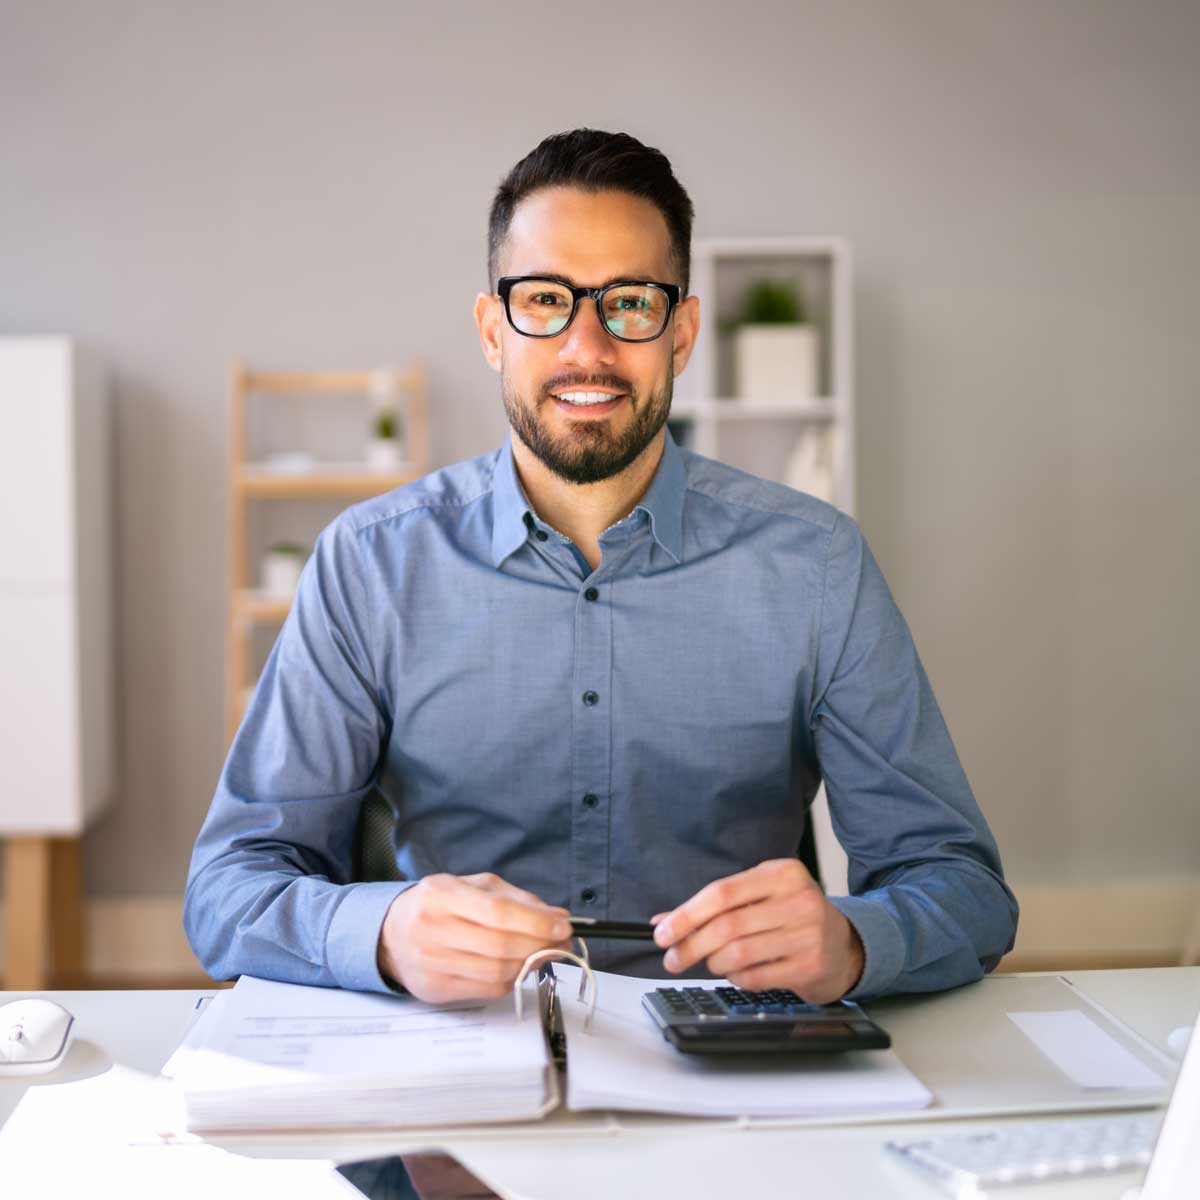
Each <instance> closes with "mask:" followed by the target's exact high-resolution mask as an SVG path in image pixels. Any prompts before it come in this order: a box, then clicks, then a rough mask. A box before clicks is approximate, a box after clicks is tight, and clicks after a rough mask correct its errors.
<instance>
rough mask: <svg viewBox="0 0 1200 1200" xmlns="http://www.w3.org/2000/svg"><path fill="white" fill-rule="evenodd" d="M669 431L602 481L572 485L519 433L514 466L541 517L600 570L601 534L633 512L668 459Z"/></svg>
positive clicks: (514, 442) (663, 432)
mask: <svg viewBox="0 0 1200 1200" xmlns="http://www.w3.org/2000/svg"><path fill="white" fill-rule="evenodd" d="M665 442H666V434H665V431H663V430H660V431H659V433H658V436H657V437H655V439H654V440H653V441H652V442H651V443H650V445H648V446H647V447H646V449H645V450H643V451H642V453H641V454H639V455H638V457H637V458H635V459H634V460H633V462H631V463H630V464H629V466H628V467H626V468H625V470H624V471H622V472H621V473H620V474H619V475H614V476H612V477H611V478H610V479H602V480H600V482H599V483H585V484H580V483H569V482H568V481H567V480H565V479H563V478H562V477H561V476H558V475H555V474H554V472H553V471H551V470H550V468H549V467H547V466H546V465H545V464H544V463H543V462H542V461H541V460H540V459H538V458H537V457H535V455H534V454H533V452H532V451H531V450H530V449H529V447H528V446H526V445H525V443H524V442H523V441H521V439H520V438H519V437H518V436H517V435H516V433H514V434H513V435H512V455H513V464H514V465H515V467H516V469H517V477H518V478H519V479H520V481H521V487H522V488H523V489H524V490H525V496H526V498H527V499H528V500H529V503H530V504H532V505H533V508H534V510H535V511H536V513H537V515H538V516H539V517H541V519H542V520H543V521H545V522H546V523H547V524H548V525H551V526H552V527H553V528H555V529H557V530H558V531H559V533H563V534H566V536H567V537H569V538H570V539H571V541H573V542H574V543H575V545H576V546H578V547H579V549H580V551H581V552H582V553H583V556H584V558H586V559H587V561H588V564H589V565H590V566H591V568H592V570H593V571H594V570H595V569H596V568H597V567H598V566H599V565H600V535H601V534H602V533H603V532H604V531H605V530H606V529H607V528H608V527H609V526H610V525H615V524H616V523H617V522H618V521H620V520H621V519H622V518H623V517H627V516H628V515H629V514H630V513H631V512H633V510H634V507H635V506H636V505H637V502H638V501H639V500H640V499H641V498H642V497H643V496H644V495H645V494H646V491H647V489H648V488H649V487H650V484H651V482H652V481H653V479H654V474H655V472H656V471H657V470H658V464H659V462H660V461H661V460H662V452H663V446H664V444H665Z"/></svg>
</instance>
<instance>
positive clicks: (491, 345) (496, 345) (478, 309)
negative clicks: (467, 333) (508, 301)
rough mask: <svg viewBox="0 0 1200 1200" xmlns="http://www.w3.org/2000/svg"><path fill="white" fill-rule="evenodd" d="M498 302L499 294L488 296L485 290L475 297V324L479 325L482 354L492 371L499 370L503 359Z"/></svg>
mask: <svg viewBox="0 0 1200 1200" xmlns="http://www.w3.org/2000/svg"><path fill="white" fill-rule="evenodd" d="M500 304H501V301H500V297H499V296H489V295H488V294H487V292H480V293H479V295H478V296H476V297H475V324H476V325H477V326H478V327H479V342H480V345H482V346H483V356H484V358H486V359H487V360H488V366H489V367H491V368H492V370H493V371H499V370H500V364H501V363H502V362H503V360H504V349H503V346H502V345H501V342H500V336H501V335H500V321H501V317H502V315H503V314H502V313H501V311H500Z"/></svg>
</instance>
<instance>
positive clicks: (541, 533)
mask: <svg viewBox="0 0 1200 1200" xmlns="http://www.w3.org/2000/svg"><path fill="white" fill-rule="evenodd" d="M533 536H534V537H536V538H537V540H538V541H539V542H544V541H546V539H547V538H549V536H550V535H549V534H548V533H547V532H546V531H545V530H544V529H535V530H534V531H533Z"/></svg>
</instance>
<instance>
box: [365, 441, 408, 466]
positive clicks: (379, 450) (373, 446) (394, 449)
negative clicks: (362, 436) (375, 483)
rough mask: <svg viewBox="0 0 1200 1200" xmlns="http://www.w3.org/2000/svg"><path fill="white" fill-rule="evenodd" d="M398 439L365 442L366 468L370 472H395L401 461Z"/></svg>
mask: <svg viewBox="0 0 1200 1200" xmlns="http://www.w3.org/2000/svg"><path fill="white" fill-rule="evenodd" d="M402 451H403V446H401V444H400V439H399V438H380V437H377V438H371V439H370V441H368V442H367V466H368V467H369V468H370V469H371V470H372V471H395V470H396V469H397V468H398V467H399V466H400V463H401V461H402V458H401V454H402Z"/></svg>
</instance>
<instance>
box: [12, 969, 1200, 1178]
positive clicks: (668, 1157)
mask: <svg viewBox="0 0 1200 1200" xmlns="http://www.w3.org/2000/svg"><path fill="white" fill-rule="evenodd" d="M1039 974H1046V973H1044V972H1043V973H1039ZM1061 977H1062V978H1064V979H1065V980H1067V981H1068V982H1070V983H1071V984H1072V985H1073V986H1075V987H1077V988H1078V989H1079V990H1080V991H1081V992H1082V993H1083V994H1084V995H1085V996H1086V997H1087V998H1088V999H1089V1000H1091V1001H1092V1002H1094V1003H1097V1004H1099V1005H1101V1006H1102V1007H1103V1009H1104V1010H1106V1011H1107V1012H1108V1013H1109V1014H1111V1015H1112V1016H1114V1017H1116V1018H1118V1019H1119V1020H1121V1021H1123V1022H1124V1023H1125V1024H1126V1025H1128V1026H1129V1027H1130V1028H1131V1029H1133V1030H1134V1031H1135V1032H1136V1033H1138V1034H1140V1035H1141V1036H1142V1037H1144V1038H1145V1039H1147V1041H1149V1042H1150V1043H1152V1044H1153V1045H1154V1046H1156V1047H1159V1048H1160V1049H1164V1050H1165V1048H1166V1039H1167V1035H1168V1033H1169V1032H1170V1031H1171V1030H1172V1029H1174V1028H1176V1027H1178V1026H1180V1025H1184V1024H1187V1023H1189V1022H1191V1021H1193V1020H1195V1019H1196V1014H1197V1010H1198V1009H1200V967H1179V968H1155V969H1146V970H1132V971H1073V972H1063V973H1061ZM1012 978H1013V976H995V977H992V978H989V979H985V980H984V981H982V982H981V983H979V984H977V985H973V989H964V992H965V991H967V990H974V989H984V988H995V987H1004V986H1006V985H1007V982H1008V981H1010V980H1011V979H1012ZM24 994H28V993H16V992H12V993H5V992H0V1003H3V1002H4V1001H6V1000H10V999H15V998H17V996H19V995H24ZM37 994H39V995H45V996H48V997H50V998H52V999H54V1000H56V1001H58V1002H59V1003H60V1004H62V1005H64V1006H65V1007H66V1008H68V1009H70V1011H71V1012H73V1013H74V1014H75V1016H76V1017H77V1018H78V1027H77V1028H78V1038H77V1040H76V1042H75V1044H74V1045H73V1046H72V1050H71V1053H70V1054H69V1056H68V1060H67V1062H66V1063H65V1064H64V1065H63V1067H61V1068H60V1069H59V1070H58V1071H55V1072H53V1073H52V1074H49V1075H44V1076H40V1077H34V1078H33V1079H28V1078H27V1079H24V1080H21V1079H11V1080H0V1124H2V1123H3V1122H4V1121H5V1120H7V1118H8V1116H9V1115H10V1114H11V1112H12V1110H13V1109H14V1108H15V1107H16V1105H17V1103H18V1101H19V1100H20V1098H21V1096H22V1095H23V1094H24V1091H25V1089H26V1088H27V1087H30V1086H38V1085H40V1084H54V1083H64V1082H67V1081H69V1080H72V1079H80V1078H85V1077H87V1076H90V1075H94V1074H97V1073H99V1072H100V1071H102V1070H105V1069H107V1067H108V1066H109V1065H110V1064H111V1063H113V1062H116V1063H120V1064H122V1065H124V1066H126V1067H132V1068H135V1069H137V1070H140V1071H145V1072H149V1073H156V1072H157V1071H158V1070H159V1068H160V1067H161V1066H162V1064H163V1063H164V1062H165V1061H166V1059H167V1057H168V1056H169V1055H170V1053H171V1051H172V1050H173V1049H174V1048H175V1046H176V1045H177V1044H178V1042H179V1040H180V1038H181V1036H182V1034H183V1031H184V1030H185V1028H186V1027H187V1025H188V1024H189V1022H190V1020H191V1015H192V1010H193V1008H194V1006H195V1003H196V1001H197V1000H198V999H199V997H201V996H204V995H209V994H211V992H206V991H204V990H179V991H130V992H87V991H73V992H43V993H37ZM897 1049H898V1050H899V1051H900V1053H901V1055H902V1056H903V1050H904V1048H903V1045H901V1044H900V1041H899V1040H897ZM1002 1120H1003V1118H996V1117H991V1118H981V1119H977V1120H956V1121H925V1122H922V1123H920V1124H919V1125H914V1124H908V1123H897V1124H864V1125H851V1126H819V1127H809V1128H753V1129H746V1130H738V1129H736V1128H733V1127H731V1126H729V1125H728V1124H725V1125H717V1126H714V1125H713V1124H712V1123H711V1122H707V1121H703V1120H691V1119H687V1118H666V1117H664V1118H634V1119H632V1120H630V1119H629V1118H628V1117H624V1118H622V1120H621V1125H622V1130H621V1132H620V1133H616V1134H615V1135H614V1136H604V1135H603V1134H598V1132H597V1130H598V1129H604V1128H606V1127H607V1121H606V1118H604V1117H602V1116H599V1115H596V1114H582V1115H579V1116H575V1115H571V1114H568V1113H556V1114H554V1115H553V1116H552V1117H551V1118H550V1119H548V1120H547V1121H544V1122H540V1123H538V1124H536V1125H522V1126H519V1127H508V1128H505V1129H503V1132H502V1136H500V1135H498V1132H497V1131H496V1130H488V1129H478V1130H473V1131H471V1132H470V1133H462V1132H459V1133H454V1134H452V1135H449V1136H445V1135H441V1136H439V1135H431V1134H429V1133H423V1132H420V1131H415V1130H414V1131H411V1132H406V1131H396V1132H391V1131H388V1132H372V1133H364V1134H352V1135H346V1134H328V1135H318V1136H313V1135H311V1134H305V1135H279V1136H272V1137H269V1138H265V1137H252V1136H247V1135H241V1136H237V1137H228V1138H214V1139H212V1141H213V1143H214V1144H216V1145H220V1146H223V1147H225V1148H227V1149H229V1150H234V1151H236V1152H238V1153H243V1154H253V1155H257V1156H262V1157H288V1158H299V1157H321V1158H341V1159H347V1158H364V1157H371V1156H374V1155H378V1154H386V1153H391V1152H394V1151H396V1150H410V1149H417V1148H423V1147H429V1146H431V1145H436V1146H440V1147H444V1148H446V1149H449V1150H451V1151H452V1152H454V1153H455V1154H457V1155H458V1157H459V1158H461V1159H462V1160H463V1161H464V1162H465V1163H466V1164H467V1165H468V1166H470V1167H471V1168H472V1169H473V1170H475V1171H476V1173H477V1174H479V1176H480V1177H481V1178H483V1179H485V1180H487V1181H488V1182H490V1183H492V1185H493V1186H495V1187H496V1188H497V1190H498V1191H500V1192H501V1193H502V1194H507V1195H512V1196H522V1197H538V1198H541V1197H558V1196H570V1197H572V1198H573V1200H588V1198H591V1197H596V1198H597V1200H600V1198H604V1200H611V1197H613V1196H614V1195H621V1196H622V1197H623V1198H624V1200H632V1198H633V1197H638V1196H654V1197H655V1198H656V1200H661V1198H662V1197H670V1196H688V1197H694V1198H701V1197H706V1196H714V1197H716V1196H720V1197H722V1200H724V1197H726V1196H727V1195H729V1194H731V1193H734V1192H735V1191H744V1190H745V1189H746V1187H747V1186H748V1185H749V1186H751V1187H753V1188H754V1189H755V1190H756V1191H766V1192H767V1193H768V1194H771V1195H790V1194H796V1192H797V1187H798V1185H800V1184H802V1183H803V1182H804V1181H806V1180H807V1181H814V1180H817V1181H819V1193H820V1196H821V1198H822V1200H834V1198H837V1197H847V1198H848V1200H849V1198H854V1200H860V1198H862V1197H868V1196H869V1197H884V1196H894V1197H900V1198H901V1200H931V1198H932V1197H935V1196H936V1195H938V1193H937V1192H935V1191H934V1190H933V1189H931V1188H929V1187H928V1186H927V1185H926V1184H924V1183H923V1182H922V1181H920V1180H918V1179H916V1178H910V1177H909V1175H908V1173H907V1172H905V1171H903V1170H902V1169H901V1168H899V1167H897V1166H894V1165H893V1164H891V1163H889V1162H887V1161H886V1160H885V1159H884V1158H883V1157H882V1155H881V1154H880V1152H879V1150H880V1147H881V1146H882V1145H883V1143H884V1142H885V1141H887V1140H888V1139H889V1138H903V1137H917V1136H928V1135H932V1134H935V1133H940V1132H943V1131H948V1130H965V1129H975V1128H986V1127H989V1126H994V1125H997V1124H999V1123H1001V1121H1002ZM614 1128H615V1126H614ZM1136 1179H1137V1176H1136V1174H1121V1175H1115V1176H1111V1177H1109V1178H1107V1179H1101V1180H1096V1179H1091V1180H1080V1181H1077V1182H1074V1183H1065V1184H1048V1185H1042V1186H1040V1187H1036V1188H1027V1189H1020V1190H1013V1191H1010V1192H1006V1193H1005V1194H1006V1196H1007V1197H1008V1198H1009V1200H1024V1198H1026V1197H1038V1198H1039V1200H1084V1198H1085V1197H1086V1198H1087V1200H1102V1198H1104V1197H1118V1196H1120V1195H1121V1193H1122V1192H1123V1191H1124V1190H1125V1189H1126V1188H1127V1187H1129V1186H1130V1184H1131V1183H1133V1182H1136Z"/></svg>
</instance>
